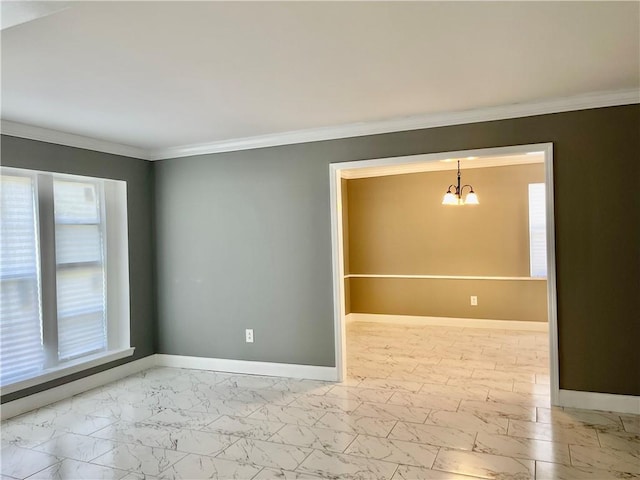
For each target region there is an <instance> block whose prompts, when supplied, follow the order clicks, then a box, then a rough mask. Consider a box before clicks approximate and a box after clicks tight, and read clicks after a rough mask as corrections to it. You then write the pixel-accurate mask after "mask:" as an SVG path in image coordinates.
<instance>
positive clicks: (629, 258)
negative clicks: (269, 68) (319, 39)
mask: <svg viewBox="0 0 640 480" xmlns="http://www.w3.org/2000/svg"><path fill="white" fill-rule="evenodd" d="M541 142H553V143H554V161H555V171H554V184H555V219H556V252H557V259H556V263H557V275H558V277H557V284H558V317H559V318H558V324H559V344H560V348H559V354H560V386H561V388H564V389H572V390H583V391H594V392H608V393H617V394H629V395H639V394H640V377H639V376H638V375H633V374H630V371H629V365H640V349H638V348H637V341H638V338H640V322H638V312H639V311H640V295H638V290H639V287H640V250H639V249H638V245H639V244H640V228H638V219H639V218H640V196H639V195H638V194H637V190H636V189H635V188H633V187H631V188H621V187H620V186H624V185H626V184H628V182H629V180H630V179H637V178H640V161H639V158H640V106H638V105H632V106H624V107H613V108H603V109H593V110H584V111H579V112H569V113H562V114H554V115H544V116H536V117H527V118H520V119H511V120H502V121H494V122H484V123H475V124H469V125H459V126H451V127H441V128H433V129H425V130H417V131H410V132H400V133H391V134H385V135H375V136H368V137H360V138H351V139H344V140H334V141H326V142H315V143H309V144H302V145H289V146H283V147H273V148H265V149H256V150H251V151H243V152H233V153H223V154H212V155H202V156H197V157H191V158H180V159H172V160H165V161H160V162H157V163H156V164H155V165H156V169H155V170H156V195H157V209H156V215H157V238H158V309H159V310H158V313H159V352H160V353H169V354H179V355H195V356H205V357H218V358H231V359H245V360H263V361H270V362H284V363H298V364H311V365H333V364H334V343H333V342H334V339H333V306H332V293H331V292H332V277H331V239H330V211H329V163H330V162H343V161H352V160H361V159H371V158H383V157H392V156H399V155H410V154H420V153H431V152H443V151H454V150H461V149H472V148H486V147H498V146H505V145H519V144H529V143H541ZM245 328H254V329H255V338H256V340H255V343H254V344H245V343H244V329H245Z"/></svg>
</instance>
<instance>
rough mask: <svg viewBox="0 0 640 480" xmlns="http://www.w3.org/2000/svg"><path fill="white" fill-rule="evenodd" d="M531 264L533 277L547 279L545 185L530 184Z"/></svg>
mask: <svg viewBox="0 0 640 480" xmlns="http://www.w3.org/2000/svg"><path fill="white" fill-rule="evenodd" d="M529 263H530V270H531V276H532V277H538V278H546V277H547V223H546V201H545V187H544V183H530V184H529Z"/></svg>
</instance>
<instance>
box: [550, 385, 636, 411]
mask: <svg viewBox="0 0 640 480" xmlns="http://www.w3.org/2000/svg"><path fill="white" fill-rule="evenodd" d="M558 400H559V402H558V405H560V406H563V407H571V408H583V409H587V410H605V411H608V412H618V413H633V414H635V415H640V397H636V396H632V395H614V394H611V393H596V392H579V391H576V390H560V391H559V397H558Z"/></svg>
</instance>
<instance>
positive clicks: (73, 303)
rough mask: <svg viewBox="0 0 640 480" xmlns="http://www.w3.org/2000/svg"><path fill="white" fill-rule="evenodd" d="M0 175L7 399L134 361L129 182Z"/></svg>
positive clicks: (0, 341) (0, 363)
mask: <svg viewBox="0 0 640 480" xmlns="http://www.w3.org/2000/svg"><path fill="white" fill-rule="evenodd" d="M0 173H1V175H0V201H1V203H0V207H1V228H0V244H1V248H0V302H1V303H0V384H1V385H2V387H3V393H8V390H7V388H5V387H6V386H8V385H9V386H10V387H12V388H10V389H9V390H11V391H15V390H18V389H20V388H26V387H27V386H30V385H33V384H37V383H40V382H41V381H47V380H49V379H52V378H56V377H59V376H62V375H65V374H68V373H71V371H77V370H81V369H82V368H87V367H88V366H93V365H96V364H100V363H104V362H105V361H111V360H114V359H115V358H121V357H123V356H126V355H127V354H129V355H130V354H131V353H132V352H133V350H132V349H131V348H129V293H128V286H129V284H128V251H127V250H128V246H127V238H128V235H127V215H126V184H125V183H124V182H120V181H115V180H104V179H97V178H88V177H78V176H71V175H60V174H52V173H45V172H34V171H30V170H21V169H13V168H2V170H1V171H0ZM74 367H75V370H73V368H74ZM70 369H71V370H70Z"/></svg>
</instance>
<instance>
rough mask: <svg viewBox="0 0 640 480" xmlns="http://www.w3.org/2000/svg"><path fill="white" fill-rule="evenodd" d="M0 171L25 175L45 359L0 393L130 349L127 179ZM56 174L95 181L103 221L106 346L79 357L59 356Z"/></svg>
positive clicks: (116, 356)
mask: <svg viewBox="0 0 640 480" xmlns="http://www.w3.org/2000/svg"><path fill="white" fill-rule="evenodd" d="M0 175H14V176H23V177H24V176H26V177H30V178H31V179H32V182H33V189H34V191H33V196H34V206H35V224H36V225H35V227H36V228H35V237H36V239H35V241H36V250H37V252H36V255H37V262H38V287H39V289H38V290H39V295H38V298H39V308H40V311H41V314H40V321H41V330H42V344H43V348H44V352H45V365H44V368H43V369H42V370H41V371H40V373H38V374H36V375H34V376H31V377H27V378H23V379H20V380H17V381H14V382H11V383H7V384H6V385H3V386H2V387H0V390H1V393H2V395H6V394H9V393H13V392H16V391H19V390H23V389H25V388H29V387H32V386H36V385H40V384H42V383H45V382H49V381H51V380H55V379H57V378H61V377H64V376H67V375H70V374H73V373H77V372H80V371H83V370H86V369H88V368H92V367H96V366H99V365H102V364H105V363H108V362H112V361H114V360H118V359H121V358H125V357H128V356H131V355H133V353H134V350H135V349H134V348H133V347H131V344H130V305H129V254H128V249H129V248H128V237H129V236H128V215H127V183H126V181H123V180H113V179H106V178H98V177H89V176H81V175H71V174H63V173H57V172H45V171H38V170H29V169H22V168H13V167H4V166H2V167H0ZM55 180H62V181H72V182H84V183H93V184H95V185H96V186H97V192H98V202H99V208H100V222H101V225H102V238H103V240H102V243H103V252H102V255H103V275H104V278H105V281H104V289H105V311H106V312H105V317H106V319H105V320H106V328H105V333H106V342H105V349H104V350H100V351H98V352H95V353H89V354H86V355H82V356H80V357H76V358H72V359H69V360H63V361H60V360H59V359H58V351H57V350H58V317H57V315H58V312H57V285H56V283H57V280H56V278H57V277H56V276H57V262H56V243H55V228H56V222H55V213H54V198H53V184H54V181H55Z"/></svg>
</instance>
